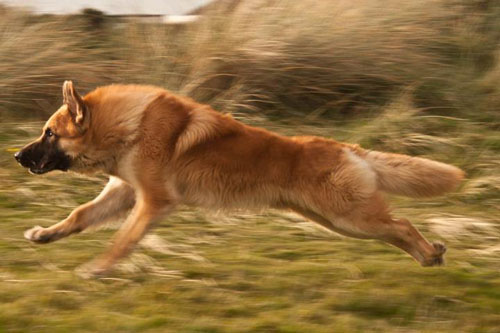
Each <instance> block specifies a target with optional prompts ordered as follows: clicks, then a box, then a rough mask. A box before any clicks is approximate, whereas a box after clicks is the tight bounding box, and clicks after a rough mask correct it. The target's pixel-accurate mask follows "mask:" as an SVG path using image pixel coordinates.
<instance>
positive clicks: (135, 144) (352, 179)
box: [15, 81, 464, 276]
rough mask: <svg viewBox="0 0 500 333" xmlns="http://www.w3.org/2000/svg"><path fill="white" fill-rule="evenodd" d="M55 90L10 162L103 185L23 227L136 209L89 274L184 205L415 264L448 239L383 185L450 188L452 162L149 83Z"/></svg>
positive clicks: (53, 236)
mask: <svg viewBox="0 0 500 333" xmlns="http://www.w3.org/2000/svg"><path fill="white" fill-rule="evenodd" d="M62 90H63V100H64V104H63V105H62V106H61V107H60V108H59V109H58V110H57V111H56V112H55V113H54V114H53V115H52V116H51V117H50V119H49V120H48V121H47V123H46V124H45V126H44V127H43V131H42V135H41V136H40V137H39V138H38V139H36V140H35V141H34V142H32V143H30V144H28V145H27V146H25V147H24V148H23V149H22V150H20V151H19V152H18V153H16V154H15V158H16V160H17V161H18V162H19V163H20V164H21V165H22V166H24V167H26V168H29V170H30V171H31V173H33V174H44V173H46V172H49V171H51V170H63V171H68V170H71V171H75V172H79V173H85V174H87V173H95V172H101V173H105V174H107V175H109V183H108V184H107V185H106V187H105V188H104V189H103V191H102V193H101V194H99V195H98V196H97V197H96V198H95V199H94V200H92V201H90V202H88V203H86V204H84V205H81V206H80V207H78V208H76V209H75V210H73V212H71V214H70V215H69V216H68V217H67V218H66V219H64V220H63V221H61V222H59V223H56V224H54V225H52V226H50V227H47V228H43V227H40V226H36V227H34V228H32V229H30V230H28V231H26V232H25V234H24V236H25V237H26V238H27V239H28V240H30V241H33V242H35V243H48V242H53V241H55V240H58V239H60V238H63V237H66V236H69V235H71V234H73V233H78V232H81V231H83V230H85V229H86V228H87V227H89V226H91V225H97V224H99V223H103V222H106V221H108V220H110V219H113V218H115V217H117V216H119V215H121V214H123V213H127V212H128V211H129V210H130V209H132V208H133V209H132V210H131V213H130V214H129V215H128V217H127V219H126V221H125V222H124V223H123V225H122V226H121V228H120V229H119V231H118V232H117V233H116V235H115V236H114V240H113V242H112V245H111V247H110V249H109V251H107V252H106V253H105V254H104V255H102V256H100V257H98V258H97V259H95V260H94V261H93V262H91V263H90V264H88V265H87V269H86V270H85V271H86V272H88V274H89V276H95V275H99V274H104V273H105V272H107V271H108V270H110V269H111V267H112V266H113V264H114V263H115V262H116V261H117V260H118V259H120V258H122V257H124V256H126V255H127V254H128V253H129V252H130V251H131V250H132V249H133V247H134V246H135V245H136V244H137V243H138V242H139V241H140V240H141V238H142V237H143V236H144V234H145V233H146V232H147V231H148V230H149V229H150V228H151V227H152V226H153V225H154V224H155V222H157V221H158V220H160V219H161V218H163V217H165V216H166V215H167V214H169V213H171V212H172V211H173V210H174V209H175V207H176V206H177V205H180V204H185V205H192V206H199V207H206V208H215V209H231V208H243V209H252V208H265V207H271V208H279V209H289V210H292V211H295V212H297V213H298V214H301V215H303V216H304V217H306V218H307V219H310V220H312V221H314V222H317V223H319V224H320V225H322V226H323V227H325V228H327V229H330V230H333V231H335V232H338V233H340V234H343V235H346V236H350V237H356V238H366V239H378V240H382V241H384V242H387V243H389V244H392V245H394V246H396V247H398V248H400V249H402V250H404V251H406V252H407V253H409V254H410V255H411V256H412V257H413V258H415V260H416V261H418V262H419V263H420V264H421V265H422V266H433V265H440V264H442V263H443V254H444V252H445V251H446V247H445V246H444V245H443V244H441V243H438V242H435V243H429V242H428V241H427V240H426V239H425V238H424V237H423V236H422V235H421V234H420V233H419V232H418V231H417V229H415V228H414V227H413V226H412V224H411V223H410V222H409V221H408V220H407V219H404V218H394V217H392V216H391V214H390V212H389V209H388V206H387V204H386V203H385V202H384V199H383V195H382V194H381V192H389V193H394V194H399V195H405V196H410V197H427V196H434V195H439V194H442V193H445V192H447V191H451V190H453V189H454V188H456V186H457V185H458V184H459V183H460V181H461V180H462V178H463V177H464V173H463V172H462V171H461V170H460V169H458V168H456V167H454V166H451V165H447V164H443V163H440V162H435V161H431V160H428V159H424V158H419V157H410V156H407V155H399V154H391V153H383V152H378V151H371V150H365V149H362V148H360V147H359V146H357V145H352V144H346V143H339V142H336V141H333V140H329V139H326V138H321V137H314V136H294V137H285V136H281V135H277V134H275V133H272V132H269V131H267V130H264V129H261V128H255V127H251V126H247V125H245V124H243V123H241V122H238V121H237V120H235V119H233V118H232V117H231V116H229V115H225V114H221V113H218V112H216V111H214V110H212V109H211V108H210V107H209V106H206V105H201V104H198V103H196V102H194V101H193V100H191V99H188V98H185V97H180V96H176V95H174V94H172V93H170V92H168V91H166V90H164V89H161V88H159V87H154V86H143V85H110V86H104V87H100V88H98V89H96V90H94V91H92V92H90V93H88V94H87V95H85V96H84V97H82V96H80V95H79V94H78V93H77V91H76V90H75V88H74V86H73V83H72V82H71V81H66V82H64V84H63V87H62Z"/></svg>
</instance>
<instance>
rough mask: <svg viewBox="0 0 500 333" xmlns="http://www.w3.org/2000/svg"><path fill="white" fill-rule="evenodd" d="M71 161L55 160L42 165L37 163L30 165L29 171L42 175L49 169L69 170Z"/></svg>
mask: <svg viewBox="0 0 500 333" xmlns="http://www.w3.org/2000/svg"><path fill="white" fill-rule="evenodd" d="M68 169H69V162H67V161H53V162H48V163H43V164H42V165H35V164H33V166H30V167H29V172H30V173H31V174H35V175H42V174H44V173H47V172H49V171H53V170H60V171H68Z"/></svg>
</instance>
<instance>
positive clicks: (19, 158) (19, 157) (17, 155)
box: [14, 151, 23, 162]
mask: <svg viewBox="0 0 500 333" xmlns="http://www.w3.org/2000/svg"><path fill="white" fill-rule="evenodd" d="M22 155H23V153H22V152H21V151H18V152H17V153H15V154H14V158H15V159H16V161H18V162H21V157H22Z"/></svg>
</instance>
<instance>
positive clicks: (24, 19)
mask: <svg viewBox="0 0 500 333" xmlns="http://www.w3.org/2000/svg"><path fill="white" fill-rule="evenodd" d="M0 18H1V19H0V111H1V112H2V113H4V112H7V111H10V112H13V113H17V112H20V111H26V110H28V111H30V112H42V113H46V114H47V113H49V112H53V108H51V106H52V105H51V104H52V103H53V102H54V100H57V99H58V97H59V95H60V86H61V82H62V81H63V80H65V79H71V78H73V79H76V80H77V81H78V82H80V83H81V84H82V86H83V88H90V87H92V86H95V85H98V84H102V83H103V82H109V81H110V80H111V73H112V72H113V69H114V68H115V67H116V64H115V63H114V62H113V61H112V60H110V59H106V57H105V55H106V54H107V51H106V50H102V49H95V48H94V49H93V48H89V47H88V43H87V40H86V38H87V37H86V36H85V35H84V33H83V30H82V27H83V26H82V25H81V24H80V22H79V20H74V19H68V18H64V17H63V18H57V17H34V16H32V15H31V14H29V13H27V12H24V11H20V10H12V9H8V8H5V7H0Z"/></svg>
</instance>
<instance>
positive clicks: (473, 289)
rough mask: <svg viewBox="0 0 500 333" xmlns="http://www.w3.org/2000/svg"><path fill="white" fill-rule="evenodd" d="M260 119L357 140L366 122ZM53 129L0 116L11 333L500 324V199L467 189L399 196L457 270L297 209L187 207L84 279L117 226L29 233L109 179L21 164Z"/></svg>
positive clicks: (5, 299)
mask: <svg viewBox="0 0 500 333" xmlns="http://www.w3.org/2000/svg"><path fill="white" fill-rule="evenodd" d="M247 121H248V122H250V123H256V124H258V125H261V126H266V127H268V128H270V129H273V130H277V131H280V132H282V133H284V134H289V133H311V132H312V133H313V134H323V135H328V134H327V133H337V134H336V135H335V137H339V138H346V139H348V138H350V137H352V136H353V135H356V133H359V132H361V131H363V128H365V127H364V126H361V128H360V127H359V125H352V124H349V123H343V124H338V123H334V122H331V123H328V124H323V125H321V126H320V125H317V124H315V125H309V126H306V125H303V126H301V127H299V126H297V125H296V124H295V125H294V124H290V123H288V124H284V123H277V122H269V121H262V120H259V119H248V120H247ZM356 123H357V122H356ZM40 126H41V123H40V122H37V121H33V122H27V123H19V122H15V123H13V122H4V123H2V124H1V125H0V127H1V128H0V133H2V134H1V135H0V165H1V167H0V176H1V179H2V187H1V190H0V218H1V221H2V223H1V224H0V251H1V254H2V255H1V257H0V300H1V301H0V332H2V331H5V332H27V331H29V332H47V331H50V332H67V331H77V332H87V331H88V332H97V331H98V332H367V331H370V332H436V331H438V332H457V331H460V332H498V330H499V327H500V274H498V271H499V268H500V259H499V251H500V248H499V246H498V241H499V236H500V221H499V220H498V218H499V216H498V196H494V195H493V196H491V197H490V198H489V199H485V198H483V199H481V200H477V199H474V198H475V197H474V196H477V194H469V193H467V191H468V189H467V188H466V187H465V189H462V190H461V191H460V192H459V193H458V194H454V195H451V196H449V197H446V198H440V199H435V200H428V201H422V200H420V201H415V200H407V199H401V198H394V199H393V201H394V203H395V207H396V208H395V214H397V215H399V216H405V217H408V218H409V219H410V220H412V221H413V222H414V223H415V224H416V225H417V226H418V227H419V228H420V229H421V230H422V231H423V232H424V234H425V235H426V236H427V237H428V238H430V239H441V240H444V241H445V242H446V244H447V245H448V255H447V266H445V267H440V268H426V269H424V268H421V267H419V266H418V265H417V264H416V263H415V262H414V261H413V260H412V259H411V258H410V257H409V256H407V255H406V254H404V253H402V252H401V251H399V250H397V249H395V248H392V247H390V246H388V245H385V244H382V243H379V242H376V241H361V240H354V239H348V238H344V237H340V236H337V235H336V234H333V233H329V232H327V231H325V230H323V229H321V228H320V227H316V226H315V225H314V224H313V223H310V222H307V221H304V220H303V219H301V218H300V217H298V216H295V215H292V214H288V213H286V212H276V211H268V212H262V213H260V214H247V213H235V214H234V215H233V214H231V215H214V214H213V213H210V212H200V211H197V210H192V209H188V208H184V209H182V210H180V211H179V212H177V213H176V214H174V215H173V216H171V217H169V218H167V219H165V220H164V221H163V222H162V223H161V224H160V226H159V227H158V228H156V229H155V230H154V231H153V232H152V233H151V234H150V235H149V236H148V237H147V238H146V239H145V241H143V242H142V244H141V246H140V247H139V248H138V249H137V250H136V251H135V253H134V254H133V256H132V257H131V258H129V259H126V260H124V261H123V262H122V263H121V264H120V265H119V267H118V269H117V270H116V271H115V272H114V273H113V274H111V275H110V276H108V277H106V278H102V279H98V280H90V281H87V280H82V279H80V278H79V277H77V276H76V275H75V273H74V269H75V268H77V267H78V266H79V265H80V264H83V263H84V262H86V261H88V260H90V259H91V258H93V257H94V256H96V255H97V254H98V253H101V252H102V251H104V250H105V248H106V244H107V241H108V239H109V237H110V235H111V233H112V232H113V231H112V230H109V229H107V230H98V231H95V232H86V233H84V234H81V235H77V236H74V237H70V238H68V239H64V240H61V241H58V242H56V243H52V244H48V245H33V244H31V243H29V242H28V241H26V240H24V239H23V237H22V234H23V231H24V230H26V229H28V228H30V227H32V226H33V225H42V226H48V225H50V224H52V223H54V222H56V221H58V220H60V219H62V218H64V217H65V215H66V214H68V213H69V211H70V210H71V209H72V208H74V207H75V206H76V205H78V204H81V203H83V202H85V201H87V200H90V199H91V198H92V197H93V196H95V195H96V194H97V193H98V192H99V190H100V188H101V187H102V186H103V184H104V182H105V179H104V178H101V177H96V178H87V177H86V178H83V177H81V176H77V175H74V174H63V173H55V174H53V175H50V174H49V175H45V176H33V175H29V174H28V173H27V172H26V171H25V170H24V169H22V168H20V167H19V166H17V164H16V163H15V161H14V159H13V158H12V152H10V151H11V150H13V149H12V148H13V147H18V146H19V145H22V144H23V143H24V142H26V141H28V140H29V139H31V138H33V137H35V136H36V135H38V131H39V128H40ZM364 131H365V132H366V129H365V130H364ZM471 181H472V180H469V181H468V182H469V183H470V182H471ZM474 193H475V192H474ZM471 195H472V197H471Z"/></svg>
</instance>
